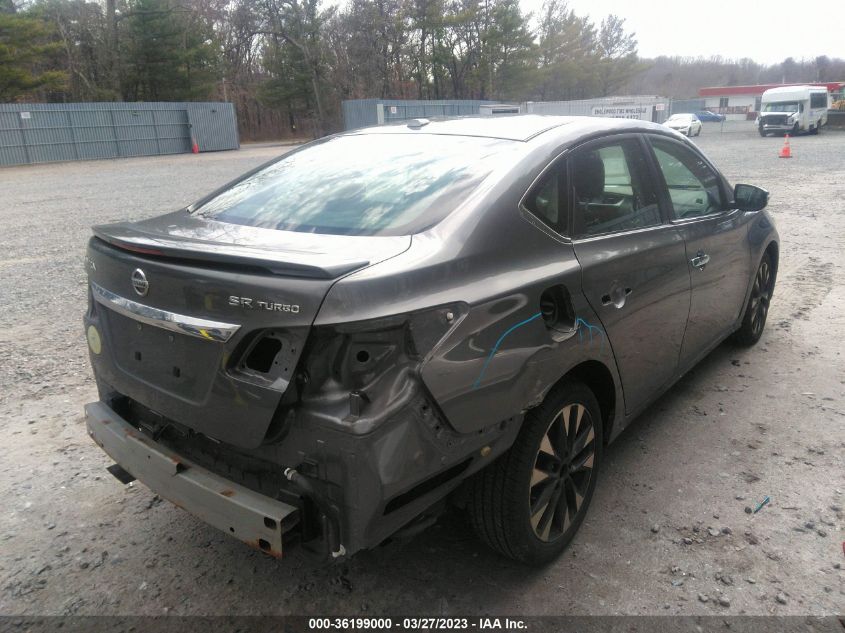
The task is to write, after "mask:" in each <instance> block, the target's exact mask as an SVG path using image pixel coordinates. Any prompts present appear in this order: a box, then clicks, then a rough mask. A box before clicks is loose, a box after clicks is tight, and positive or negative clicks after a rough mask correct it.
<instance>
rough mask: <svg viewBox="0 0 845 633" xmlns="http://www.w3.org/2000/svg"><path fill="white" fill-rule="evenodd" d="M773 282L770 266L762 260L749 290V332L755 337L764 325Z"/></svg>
mask: <svg viewBox="0 0 845 633" xmlns="http://www.w3.org/2000/svg"><path fill="white" fill-rule="evenodd" d="M773 282H774V278H773V277H772V269H771V266H769V262H768V261H767V260H765V259H764V260H763V262H762V263H761V264H760V268H758V269H757V276H756V277H755V278H754V287H753V288H752V289H751V331H752V332H753V333H754V334H755V335H757V334H759V333H760V332H761V331H762V330H763V326H764V325H765V324H766V316H767V315H768V313H769V303H770V302H771V299H772V290H773V285H774V284H773Z"/></svg>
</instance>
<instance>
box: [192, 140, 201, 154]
mask: <svg viewBox="0 0 845 633" xmlns="http://www.w3.org/2000/svg"><path fill="white" fill-rule="evenodd" d="M191 152H193V153H194V154H199V153H200V146H199V145H197V139H195V138H194V137H193V136H192V137H191Z"/></svg>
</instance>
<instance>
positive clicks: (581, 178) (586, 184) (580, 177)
mask: <svg viewBox="0 0 845 633" xmlns="http://www.w3.org/2000/svg"><path fill="white" fill-rule="evenodd" d="M572 186H573V188H574V189H575V198H576V199H577V200H579V201H581V202H586V201H589V200H593V199H595V198H598V197H600V196H601V195H602V194H603V193H604V161H602V159H601V157H600V156H599V154H598V152H586V153H583V154H578V155H577V156H576V157H575V162H574V164H573V170H572Z"/></svg>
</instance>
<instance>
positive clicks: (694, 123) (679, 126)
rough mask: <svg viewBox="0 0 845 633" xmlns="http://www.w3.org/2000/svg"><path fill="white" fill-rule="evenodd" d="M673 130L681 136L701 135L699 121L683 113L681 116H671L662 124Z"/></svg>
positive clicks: (692, 115)
mask: <svg viewBox="0 0 845 633" xmlns="http://www.w3.org/2000/svg"><path fill="white" fill-rule="evenodd" d="M663 125H666V126H668V127H670V128H672V129H673V130H677V131H678V132H680V133H681V134H685V135H687V136H698V135H699V134H701V120H700V119H699V118H698V117H697V116H695V115H694V114H691V113H688V112H685V113H683V114H673V115H672V116H670V117H669V118H668V119H666V122H665V123H664V124H663Z"/></svg>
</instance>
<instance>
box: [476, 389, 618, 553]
mask: <svg viewBox="0 0 845 633" xmlns="http://www.w3.org/2000/svg"><path fill="white" fill-rule="evenodd" d="M601 455H602V421H601V413H600V410H599V405H598V402H597V401H596V398H595V396H594V395H593V392H592V391H590V389H589V388H588V387H587V386H586V385H584V384H582V383H580V382H574V381H573V382H566V383H564V384H562V385H560V386H558V387H556V388H555V389H553V390H552V392H551V393H550V394H549V395H548V396H547V397H546V400H545V401H544V402H543V404H541V405H540V406H539V407H537V408H536V409H532V410H531V411H530V412H529V413H528V414H527V415H526V416H525V420H524V422H523V425H522V429H521V430H520V432H519V435H518V436H517V438H516V441H515V442H514V444H513V446H511V448H510V449H509V450H508V451H507V452H506V453H505V454H504V455H502V456H501V457H499V458H498V459H497V460H496V462H495V463H493V464H491V465H490V466H488V467H487V468H486V469H484V470H483V471H481V472H480V473H478V475H476V476H475V479H474V480H473V482H472V489H471V492H470V494H471V499H470V501H469V514H470V519H471V521H472V524H473V527H474V528H475V531H476V532H477V533H478V535H479V536H480V537H481V539H482V540H483V541H485V542H486V543H487V544H488V545H489V546H490V547H492V548H493V549H495V550H497V551H499V552H500V553H502V554H504V555H505V556H508V557H510V558H513V559H515V560H518V561H521V562H525V563H530V564H535V565H541V564H544V563H548V562H550V561H551V560H553V559H554V558H555V557H557V556H558V555H559V554H560V553H561V552H562V551H563V550H564V548H566V546H567V545H568V544H569V542H570V541H571V540H572V538H573V537H574V536H575V533H576V532H577V531H578V528H579V527H580V525H581V523H582V521H583V520H584V516H585V515H586V513H587V508H588V507H589V505H590V500H591V499H592V496H593V491H594V490H595V487H596V479H597V476H598V469H599V465H600V462H601Z"/></svg>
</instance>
